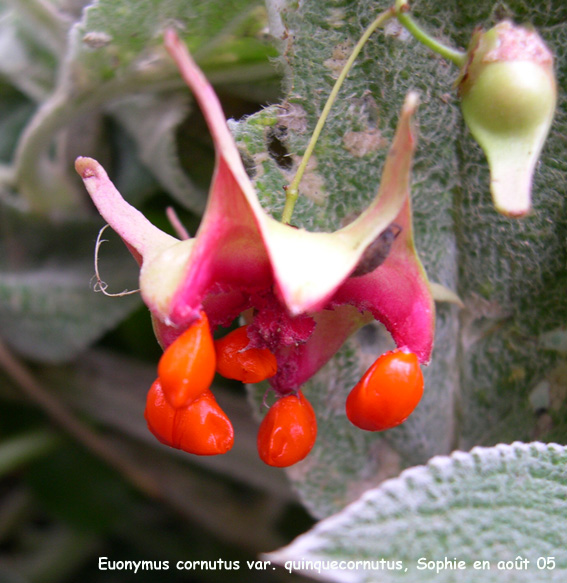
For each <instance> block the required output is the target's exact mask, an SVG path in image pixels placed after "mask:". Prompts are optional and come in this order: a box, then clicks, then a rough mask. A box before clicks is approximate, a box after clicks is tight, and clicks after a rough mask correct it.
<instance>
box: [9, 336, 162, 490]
mask: <svg viewBox="0 0 567 583" xmlns="http://www.w3.org/2000/svg"><path fill="white" fill-rule="evenodd" d="M0 368H2V369H4V371H5V372H6V374H7V375H8V376H9V377H10V378H11V379H12V380H13V381H14V382H15V383H16V384H17V385H18V386H19V387H20V388H21V389H22V391H23V392H24V393H25V394H26V395H27V396H28V398H30V399H31V400H32V401H33V402H34V403H36V404H37V405H39V406H40V407H41V408H42V409H43V410H44V411H45V412H46V413H47V414H48V415H49V416H50V417H51V418H52V419H53V420H54V421H55V422H56V423H57V424H58V425H59V426H61V427H62V428H63V429H64V430H65V431H66V432H67V433H69V434H70V435H72V436H73V437H74V438H75V439H76V440H77V441H79V442H80V443H82V444H83V445H84V446H85V447H87V449H89V450H90V451H91V452H93V453H94V454H95V455H97V456H98V457H100V458H101V459H103V460H104V461H106V462H107V463H108V464H109V465H111V466H113V467H114V468H115V469H117V470H118V471H119V472H120V473H121V474H122V475H123V476H125V477H126V478H127V479H128V480H129V481H130V482H131V483H133V484H134V485H135V486H136V487H137V488H139V489H140V490H141V491H142V492H144V493H146V494H147V495H149V496H151V497H154V498H159V497H160V488H159V486H158V484H157V483H156V482H155V480H154V478H153V476H151V475H150V474H148V473H147V472H146V471H145V470H144V469H142V468H139V467H138V466H137V465H134V464H133V463H132V462H130V460H129V459H126V458H125V457H124V456H122V455H121V454H120V453H119V452H118V451H116V450H115V449H114V448H113V447H112V446H111V445H110V444H109V443H107V442H106V440H105V439H103V438H102V437H101V436H100V435H98V434H96V433H95V432H94V431H92V430H91V429H90V428H89V427H88V426H86V425H84V424H83V423H82V422H81V421H80V420H79V419H78V418H77V417H75V416H74V415H73V413H71V411H69V410H68V409H67V408H66V407H65V406H64V405H63V404H62V403H60V402H59V401H58V400H57V399H56V398H55V397H53V396H52V395H51V393H50V392H49V391H48V390H47V389H46V388H45V387H43V386H42V385H41V384H40V383H39V381H38V380H37V379H36V378H35V377H34V376H33V375H32V374H31V372H30V371H29V370H28V369H27V368H26V367H25V366H24V365H23V363H21V362H20V361H19V360H18V359H17V358H16V357H15V356H14V355H13V354H12V353H11V352H10V351H9V350H8V348H7V347H6V346H5V345H4V344H3V343H2V342H0Z"/></svg>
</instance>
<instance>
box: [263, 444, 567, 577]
mask: <svg viewBox="0 0 567 583" xmlns="http://www.w3.org/2000/svg"><path fill="white" fill-rule="evenodd" d="M566 464H567V451H566V449H565V448H564V447H562V446H559V445H555V444H551V445H545V444H542V443H531V444H522V443H513V444H512V445H498V446H496V447H493V448H480V447H479V448H474V449H473V450H472V451H471V452H470V453H463V452H455V453H454V454H452V455H451V456H450V457H436V458H434V459H432V460H431V461H430V462H429V463H428V464H427V466H422V467H417V468H412V469H410V470H406V471H405V472H404V473H402V475H401V476H400V477H399V478H397V479H393V480H389V481H387V482H384V483H383V484H382V485H381V486H380V487H379V488H377V489H374V490H369V491H368V492H366V494H365V495H364V496H363V497H362V498H361V499H360V500H358V501H356V502H354V503H353V504H351V505H350V506H347V507H346V508H345V509H344V510H343V511H342V512H340V513H339V514H337V515H335V516H333V517H331V518H328V519H326V520H323V521H322V522H320V523H319V524H318V525H317V526H316V527H315V528H314V529H313V530H311V531H309V532H308V533H306V534H304V535H302V536H300V537H299V538H298V539H296V540H295V541H294V542H293V543H291V545H289V546H288V547H285V548H283V549H281V550H279V551H276V552H274V553H271V554H270V555H268V558H269V559H270V560H272V561H273V562H276V563H278V564H280V565H285V566H286V568H287V569H288V570H292V571H297V572H298V571H302V572H303V573H304V574H306V575H309V576H312V577H316V578H318V579H322V580H324V581H339V582H346V581H348V582H349V583H365V582H368V583H370V582H372V583H377V582H380V583H389V582H391V581H392V582H393V581H412V583H420V582H428V581H432V582H433V581H434V582H435V583H455V582H457V581H458V582H459V583H476V582H477V581H482V582H483V583H492V582H494V583H500V582H502V581H514V583H524V582H525V583H532V582H540V581H541V582H542V583H543V582H546V583H547V582H553V581H563V580H565V577H566V575H567V551H566V541H567V528H566V525H567V471H566V469H565V468H566ZM517 558H519V559H520V560H519V561H518V562H517V563H515V561H516V559H517ZM521 559H524V560H525V561H524V562H522V560H521ZM381 560H383V562H382V563H381V562H380V561H381ZM446 560H447V562H448V563H449V564H450V565H453V567H451V566H446V567H445V568H441V569H439V567H438V564H437V561H440V563H441V565H442V566H443V565H445V564H446V563H445V561H446ZM332 561H335V565H334V567H333V565H332V564H331V562H332ZM357 561H360V562H359V563H356V562H357ZM365 561H366V563H364V562H365ZM430 561H434V562H435V563H433V564H431V563H429V562H430ZM460 561H462V563H460V564H461V567H462V568H456V565H458V564H459V562H460ZM501 561H502V562H503V563H501ZM508 561H510V562H511V563H507V562H508ZM526 561H527V562H526ZM550 561H553V562H550ZM302 562H303V564H302ZM309 562H311V563H309ZM476 562H478V563H476ZM349 563H350V564H349ZM475 565H476V566H475ZM420 567H421V568H420ZM549 567H552V568H549Z"/></svg>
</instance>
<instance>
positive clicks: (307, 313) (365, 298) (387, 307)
mask: <svg viewBox="0 0 567 583" xmlns="http://www.w3.org/2000/svg"><path fill="white" fill-rule="evenodd" d="M165 39H166V47H167V49H168V51H169V53H170V54H171V55H172V57H173V58H174V60H175V61H176V63H177V65H178V67H179V69H180V71H181V73H182V75H183V77H184V79H185V81H186V82H187V84H188V85H189V87H190V88H191V89H192V91H193V94H194V96H195V99H196V100H197V102H198V103H199V105H200V107H201V109H202V111H203V114H204V117H205V119H206V121H207V123H208V126H209V130H210V132H211V134H212V137H213V140H214V144H215V151H216V168H215V172H214V176H213V180H212V184H211V190H210V194H209V200H208V203H207V208H206V211H205V214H204V216H203V219H202V222H201V225H200V227H199V230H198V232H197V235H196V237H195V238H193V239H188V240H182V241H180V240H178V239H175V238H173V237H171V236H169V235H167V234H165V233H164V232H162V231H160V230H159V229H157V228H156V227H155V226H154V225H152V224H151V223H150V222H149V221H148V220H147V219H146V218H145V217H144V216H143V215H142V214H141V213H140V212H139V211H137V210H136V209H134V208H133V207H132V206H130V205H129V204H128V203H127V202H126V201H125V200H124V199H123V198H122V196H121V195H120V193H119V192H118V191H117V190H116V188H115V187H114V185H113V184H112V183H111V182H110V180H109V179H108V176H107V175H106V172H105V171H104V169H103V168H102V167H101V166H100V165H99V164H98V163H97V162H96V161H95V160H92V159H90V158H79V159H78V160H77V162H76V168H77V171H78V173H79V174H80V175H81V177H82V178H83V180H84V182H85V185H86V187H87V189H88V191H89V193H90V195H91V197H92V199H93V201H94V203H95V205H96V206H97V207H98V210H99V212H100V213H101V215H102V216H103V217H104V218H105V220H106V221H107V222H108V223H109V224H110V225H111V226H112V227H113V228H114V230H115V231H116V232H117V233H118V234H119V235H120V236H121V237H122V239H123V240H124V242H125V243H126V245H127V246H128V248H129V249H130V251H131V252H132V254H133V255H134V257H135V258H136V260H137V261H138V263H139V264H140V288H141V293H142V297H143V299H144V301H145V303H146V305H147V306H148V308H149V310H150V312H151V314H152V317H153V321H154V325H155V326H154V327H155V331H156V335H157V337H158V340H159V341H160V343H161V345H162V346H163V347H164V348H166V347H168V346H169V345H170V344H171V343H172V342H173V341H174V340H175V339H176V338H177V337H178V336H179V335H180V334H182V333H183V331H184V330H186V329H187V328H188V327H189V326H191V324H192V323H193V322H194V321H195V320H196V319H197V318H198V316H199V314H200V312H201V310H204V311H205V313H206V315H207V316H208V319H209V322H210V324H211V327H212V328H213V329H214V328H215V327H217V326H219V325H228V324H230V323H231V322H232V321H234V320H235V319H236V318H238V317H239V316H240V315H241V314H242V313H243V312H246V313H247V315H248V317H249V325H248V328H247V333H248V337H249V338H250V347H251V348H252V347H255V348H267V349H268V350H270V351H271V352H272V353H273V354H274V355H275V357H276V359H277V374H276V375H275V376H273V377H272V378H270V379H269V382H270V383H271V385H272V387H273V388H274V389H275V390H276V392H277V393H278V394H280V395H285V394H289V393H290V392H292V391H295V390H297V389H298V388H299V387H300V386H301V385H302V384H303V383H304V382H306V381H307V380H308V379H309V378H310V377H311V376H312V375H313V374H315V372H317V370H319V369H320V368H321V367H322V366H323V365H324V364H325V363H326V362H327V361H328V360H329V359H330V358H331V357H332V355H333V354H334V353H335V352H336V351H337V350H338V349H339V348H340V346H341V345H342V343H343V342H344V341H345V339H346V338H347V337H348V336H349V335H350V334H352V333H353V332H355V331H356V330H357V329H358V328H360V327H361V326H363V325H364V324H366V323H368V322H369V321H372V320H373V319H377V320H380V321H381V322H383V323H384V324H385V326H386V327H387V328H388V330H389V331H390V333H391V334H392V337H393V338H394V341H395V342H396V343H397V344H398V346H399V347H404V348H407V349H408V350H410V351H412V352H414V353H415V354H416V355H417V356H418V358H419V360H420V361H421V362H422V363H426V362H428V361H429V358H430V355H431V350H432V346H433V329H434V304H433V300H432V297H431V293H430V289H429V285H428V281H427V278H426V276H425V273H424V271H423V268H422V266H421V263H420V262H419V259H418V257H417V255H416V252H415V248H414V245H413V238H412V223H411V208H410V198H409V183H410V169H411V161H412V156H413V151H414V147H415V137H414V132H413V123H412V117H413V114H414V112H415V110H416V107H417V97H416V96H415V95H414V94H410V95H409V96H408V98H407V99H406V102H405V104H404V107H403V109H402V113H401V118H400V122H399V124H398V129H397V132H396V135H395V137H394V142H393V144H392V148H391V150H390V153H389V155H388V158H387V161H386V164H385V167H384V171H383V176H382V183H381V185H380V189H379V191H378V193H377V196H376V198H375V200H374V201H373V202H372V203H371V204H370V206H369V207H368V208H367V209H366V210H365V211H364V212H363V213H362V214H361V215H360V216H359V217H358V219H356V220H355V221H354V222H353V223H351V224H350V225H348V226H346V227H344V228H342V229H340V230H339V231H336V232H335V233H310V232H308V231H305V230H303V229H296V228H293V227H291V226H289V225H285V224H282V223H280V222H278V221H276V220H275V219H273V218H272V217H270V216H269V215H267V214H266V213H265V212H264V210H263V209H262V207H261V206H260V203H259V201H258V198H257V196H256V192H255V191H254V188H253V186H252V183H251V182H250V180H249V178H248V176H247V174H246V172H245V170H244V166H243V164H242V161H241V159H240V156H239V154H238V150H237V147H236V144H235V143H234V140H233V138H232V135H231V134H230V131H229V129H228V127H227V125H226V121H225V117H224V114H223V112H222V109H221V106H220V104H219V101H218V99H217V96H216V95H215V93H214V91H213V89H212V87H211V86H210V84H209V83H208V82H207V80H206V78H205V77H204V75H203V74H202V72H201V71H200V70H199V68H198V67H197V65H196V64H195V63H194V62H193V60H192V59H191V57H190V55H189V54H188V52H187V50H186V48H185V46H184V45H183V44H182V43H181V42H180V40H179V39H178V38H177V36H176V35H175V33H174V32H172V31H167V32H166V36H165ZM392 223H395V224H396V225H397V229H399V234H398V236H397V237H395V240H394V241H393V242H392V243H391V247H390V249H389V253H388V254H387V257H385V259H384V260H383V261H382V262H381V263H380V262H378V263H379V265H378V264H377V266H376V267H375V268H374V269H371V270H369V271H368V272H367V273H366V272H365V273H364V274H363V275H361V276H360V277H351V274H352V273H353V272H354V271H355V270H356V268H357V265H358V264H359V262H360V260H361V258H362V257H363V256H364V255H365V251H366V250H367V249H368V247H370V246H371V244H372V242H373V241H375V240H376V239H377V238H379V237H380V236H381V235H382V233H384V232H385V231H387V230H388V228H389V226H390V225H391V224H392Z"/></svg>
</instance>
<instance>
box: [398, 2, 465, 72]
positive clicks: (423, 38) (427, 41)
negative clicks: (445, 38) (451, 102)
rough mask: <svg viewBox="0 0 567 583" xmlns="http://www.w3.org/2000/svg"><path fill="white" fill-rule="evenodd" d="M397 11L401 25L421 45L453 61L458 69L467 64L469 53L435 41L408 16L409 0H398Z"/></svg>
mask: <svg viewBox="0 0 567 583" xmlns="http://www.w3.org/2000/svg"><path fill="white" fill-rule="evenodd" d="M395 10H396V16H397V17H398V21H399V23H400V24H401V25H402V26H403V27H404V28H405V29H406V30H407V31H408V32H410V33H411V34H412V35H413V36H414V38H416V39H417V40H418V41H419V42H420V43H421V44H423V45H425V46H426V47H429V48H430V49H431V50H432V51H434V52H436V53H437V54H439V55H441V56H442V57H443V58H445V59H447V60H448V61H451V62H452V63H454V64H455V65H457V66H458V67H462V66H463V65H464V64H465V62H466V58H467V53H465V52H463V51H459V50H457V49H452V48H451V47H448V46H446V45H444V44H442V43H440V42H439V41H437V40H435V39H434V38H433V37H431V36H429V35H428V34H427V33H426V32H425V31H424V30H423V29H422V28H421V27H420V26H419V25H418V24H417V23H416V22H415V21H414V20H413V18H412V17H411V16H410V15H409V14H408V12H409V10H410V7H409V4H408V2H407V0H396V5H395Z"/></svg>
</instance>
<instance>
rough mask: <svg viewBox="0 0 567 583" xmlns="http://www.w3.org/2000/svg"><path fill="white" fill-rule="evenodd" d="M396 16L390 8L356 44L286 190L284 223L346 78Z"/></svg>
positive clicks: (290, 213) (289, 214)
mask: <svg viewBox="0 0 567 583" xmlns="http://www.w3.org/2000/svg"><path fill="white" fill-rule="evenodd" d="M394 16H396V12H395V10H394V8H393V7H392V8H389V9H388V10H386V11H384V12H382V13H381V14H379V15H378V17H377V18H376V19H375V20H374V22H372V24H371V25H370V26H369V27H368V28H367V29H366V30H365V31H364V34H363V35H362V36H361V37H360V40H359V41H358V42H357V43H356V46H355V47H354V49H353V51H352V53H351V55H350V57H349V58H348V60H347V62H346V64H345V66H344V67H343V70H342V71H341V74H340V75H339V77H338V79H337V80H336V81H335V85H334V87H333V89H332V91H331V93H330V95H329V97H328V99H327V103H326V104H325V107H324V108H323V111H322V112H321V116H320V117H319V120H318V121H317V125H316V126H315V129H314V131H313V135H312V136H311V139H310V141H309V144H308V145H307V149H306V150H305V153H304V154H303V158H302V159H301V162H300V164H299V167H298V169H297V172H296V174H295V176H294V178H293V180H292V181H291V183H290V184H289V186H288V187H287V188H286V195H285V206H284V210H283V213H282V218H281V221H282V223H284V224H289V222H290V220H291V216H292V214H293V209H294V207H295V203H296V201H297V198H298V196H299V190H298V189H299V183H300V182H301V179H302V178H303V174H304V173H305V169H306V168H307V164H308V162H309V159H310V158H311V154H313V150H314V149H315V145H316V144H317V140H318V139H319V135H320V134H321V130H322V129H323V126H324V125H325V122H326V121H327V117H328V116H329V112H330V111H331V107H332V106H333V103H334V102H335V99H336V98H337V95H338V93H339V90H340V88H341V86H342V84H343V82H344V80H345V79H346V76H347V75H348V73H349V71H350V70H351V68H352V65H353V64H354V61H355V60H356V58H357V57H358V55H359V53H360V51H361V50H362V47H363V46H364V45H365V44H366V42H367V41H368V39H369V38H370V37H371V36H372V34H373V33H374V31H375V30H376V29H377V28H379V27H380V26H382V25H383V24H384V23H386V22H387V21H388V20H389V19H390V18H392V17H394Z"/></svg>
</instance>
